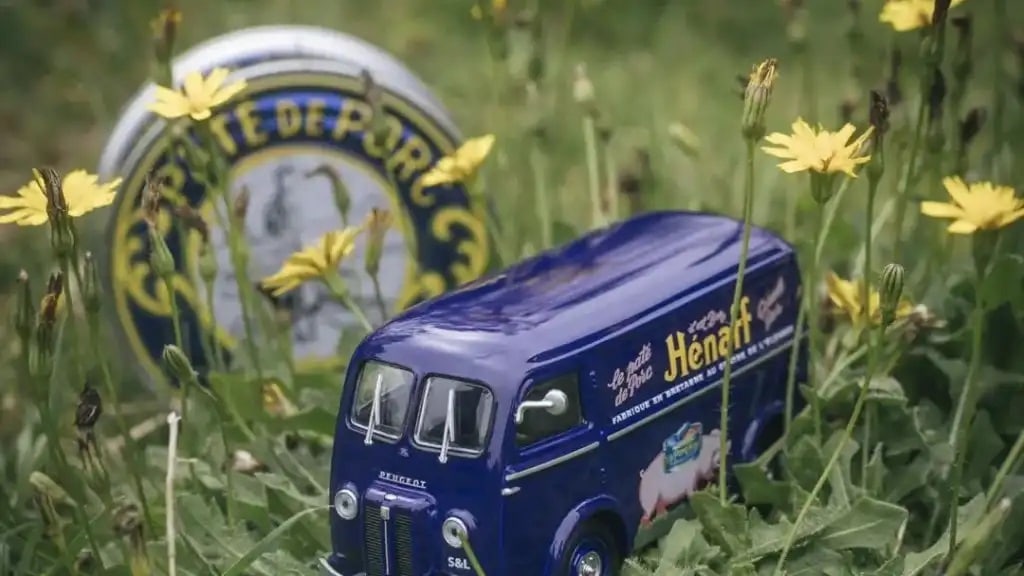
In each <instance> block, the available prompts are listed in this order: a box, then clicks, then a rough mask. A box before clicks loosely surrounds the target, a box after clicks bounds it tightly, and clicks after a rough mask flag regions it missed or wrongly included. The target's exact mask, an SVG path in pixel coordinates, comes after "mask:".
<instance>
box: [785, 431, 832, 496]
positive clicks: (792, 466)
mask: <svg viewBox="0 0 1024 576" xmlns="http://www.w3.org/2000/svg"><path fill="white" fill-rule="evenodd" d="M786 464H787V469H788V470H789V472H790V474H792V476H793V480H794V481H795V482H796V484H797V485H798V486H799V487H800V488H801V489H803V490H807V491H810V490H811V489H812V488H813V487H814V485H815V483H817V481H818V478H819V477H820V476H821V473H822V472H824V471H825V456H824V455H823V454H822V450H821V447H820V446H818V444H817V443H815V441H814V438H813V437H812V436H804V437H802V438H800V439H799V440H797V441H796V443H794V444H793V447H792V448H791V449H790V451H789V458H788V462H787V463H786Z"/></svg>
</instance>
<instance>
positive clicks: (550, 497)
mask: <svg viewBox="0 0 1024 576" xmlns="http://www.w3.org/2000/svg"><path fill="white" fill-rule="evenodd" d="M551 390H559V391H561V392H563V393H564V394H565V397H566V399H567V402H566V407H565V408H566V409H565V411H564V412H563V413H561V414H557V415H556V414H552V413H551V412H549V411H548V410H545V409H543V408H534V409H530V410H526V411H525V412H524V413H523V419H522V422H520V423H519V424H516V422H515V416H516V414H515V413H516V410H515V408H514V409H513V410H512V413H511V414H509V416H508V417H509V419H510V422H509V426H508V427H507V429H508V430H509V433H508V434H507V437H506V439H505V454H507V455H508V457H507V458H506V463H507V465H506V467H505V470H504V475H503V481H504V488H503V490H502V495H503V499H504V517H505V530H504V532H505V542H504V549H505V550H506V554H507V556H508V561H509V572H508V573H509V574H527V573H529V574H533V573H538V572H537V570H539V569H541V568H542V567H543V566H545V562H546V560H547V556H548V550H549V548H550V546H551V543H552V542H553V541H554V539H555V537H556V531H557V530H558V527H559V525H560V524H561V522H562V520H563V519H565V517H566V515H567V514H568V513H569V512H570V511H571V510H572V509H573V508H574V507H575V506H576V505H577V504H579V503H581V502H583V501H585V500H586V499H588V498H590V497H592V496H593V495H594V494H597V493H600V492H602V491H603V490H602V487H603V486H604V484H605V475H604V469H603V467H602V466H601V458H600V450H599V449H598V448H599V447H600V440H601V439H600V435H599V434H598V430H597V427H596V426H595V425H594V421H595V418H596V417H597V408H598V407H597V405H596V404H595V402H594V397H595V394H594V390H593V383H592V379H591V378H590V376H588V375H585V374H582V373H581V370H580V367H579V366H578V365H576V364H562V365H560V366H558V367H551V368H547V369H542V370H539V371H537V372H535V373H533V374H531V375H530V376H529V377H528V378H527V380H526V381H525V382H524V386H523V387H522V392H521V394H520V396H519V398H518V400H519V402H522V401H539V400H542V399H543V398H544V396H545V395H546V394H547V393H548V392H549V391H551ZM519 402H517V403H516V406H518V405H519ZM561 536H562V537H563V538H564V537H565V536H566V535H564V534H563V535H561Z"/></svg>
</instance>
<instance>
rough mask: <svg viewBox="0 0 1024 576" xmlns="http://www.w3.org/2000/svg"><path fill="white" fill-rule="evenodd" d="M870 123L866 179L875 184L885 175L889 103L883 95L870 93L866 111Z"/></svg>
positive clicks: (877, 92) (875, 91)
mask: <svg viewBox="0 0 1024 576" xmlns="http://www.w3.org/2000/svg"><path fill="white" fill-rule="evenodd" d="M868 120H869V121H870V123H871V128H872V132H871V159H870V160H869V161H868V166H867V171H868V178H870V179H871V180H872V181H873V182H875V183H877V182H878V181H879V180H881V179H882V174H883V173H885V133H886V132H888V130H889V103H888V102H887V101H886V98H885V95H883V94H882V93H881V92H879V91H877V90H872V91H871V109H870V110H869V111H868Z"/></svg>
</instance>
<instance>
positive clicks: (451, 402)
mask: <svg viewBox="0 0 1024 576" xmlns="http://www.w3.org/2000/svg"><path fill="white" fill-rule="evenodd" d="M442 435H443V436H442V438H441V454H440V455H439V456H438V457H437V459H438V461H439V462H441V464H444V463H445V462H447V461H448V446H449V444H451V442H452V440H455V389H454V388H452V389H451V390H448V413H447V414H446V415H445V417H444V432H442Z"/></svg>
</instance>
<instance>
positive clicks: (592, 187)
mask: <svg viewBox="0 0 1024 576" xmlns="http://www.w3.org/2000/svg"><path fill="white" fill-rule="evenodd" d="M583 143H584V147H585V148H586V152H587V189H588V190H589V191H590V210H591V217H590V228H591V229H593V228H598V227H600V226H601V225H602V224H603V223H604V214H603V212H602V210H601V176H600V168H599V166H598V159H597V127H596V126H595V125H594V117H593V116H592V115H590V114H585V115H584V116H583Z"/></svg>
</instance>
